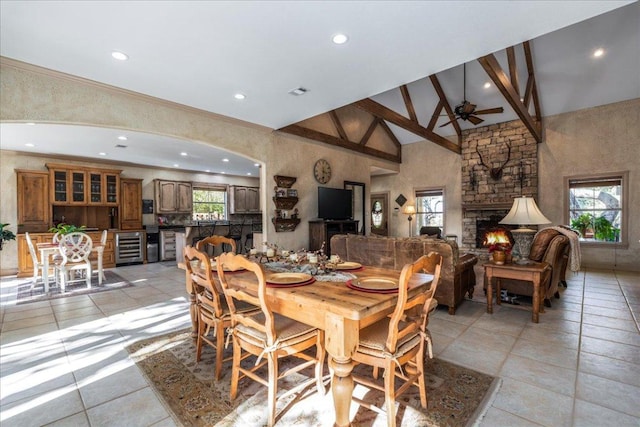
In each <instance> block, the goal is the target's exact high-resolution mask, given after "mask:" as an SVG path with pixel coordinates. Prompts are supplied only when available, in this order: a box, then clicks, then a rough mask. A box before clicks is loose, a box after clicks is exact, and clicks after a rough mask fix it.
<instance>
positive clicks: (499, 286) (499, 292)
mask: <svg viewBox="0 0 640 427" xmlns="http://www.w3.org/2000/svg"><path fill="white" fill-rule="evenodd" d="M500 280H502V279H500V278H499V277H497V278H496V304H498V305H502V282H501V281H500Z"/></svg>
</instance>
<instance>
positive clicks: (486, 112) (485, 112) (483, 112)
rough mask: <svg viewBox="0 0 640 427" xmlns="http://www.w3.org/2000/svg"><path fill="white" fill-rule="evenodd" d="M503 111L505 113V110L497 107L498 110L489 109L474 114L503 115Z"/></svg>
mask: <svg viewBox="0 0 640 427" xmlns="http://www.w3.org/2000/svg"><path fill="white" fill-rule="evenodd" d="M503 111H504V108H502V107H496V108H487V109H485V110H478V111H476V112H475V113H473V114H497V113H502V112H503Z"/></svg>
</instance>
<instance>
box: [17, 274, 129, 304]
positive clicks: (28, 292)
mask: <svg viewBox="0 0 640 427" xmlns="http://www.w3.org/2000/svg"><path fill="white" fill-rule="evenodd" d="M104 274H105V279H104V280H102V284H101V285H98V278H97V276H95V275H94V277H92V280H91V288H89V289H87V285H86V284H85V283H84V282H76V283H70V284H68V285H67V286H66V289H65V292H64V293H63V292H60V289H58V288H57V287H56V286H55V282H54V281H52V280H50V281H49V292H45V291H44V285H43V284H42V283H38V284H37V285H36V286H35V287H34V288H33V289H31V279H30V278H29V279H25V282H24V283H20V284H19V285H18V289H17V294H18V298H17V301H16V304H25V303H28V302H35V301H44V300H50V299H56V298H67V297H70V296H76V295H84V294H93V293H97V292H104V291H110V290H113V289H121V288H128V287H131V286H134V285H133V284H132V283H130V282H129V281H128V280H126V279H124V278H122V277H120V276H118V275H117V274H116V273H114V272H113V271H109V270H105V271H104Z"/></svg>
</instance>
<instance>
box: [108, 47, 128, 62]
mask: <svg viewBox="0 0 640 427" xmlns="http://www.w3.org/2000/svg"><path fill="white" fill-rule="evenodd" d="M111 56H112V57H113V58H114V59H117V60H118V61H126V60H127V59H129V56H128V55H127V54H126V53H122V52H119V51H117V50H114V51H113V52H111Z"/></svg>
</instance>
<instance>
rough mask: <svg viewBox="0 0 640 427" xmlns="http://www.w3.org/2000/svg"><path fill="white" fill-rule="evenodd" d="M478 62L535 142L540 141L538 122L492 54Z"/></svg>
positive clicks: (540, 133)
mask: <svg viewBox="0 0 640 427" xmlns="http://www.w3.org/2000/svg"><path fill="white" fill-rule="evenodd" d="M478 62H479V63H480V65H482V68H484V70H485V71H486V72H487V75H488V76H489V77H490V78H491V80H493V82H494V83H495V85H496V87H497V88H498V90H499V91H500V93H502V96H504V98H505V99H506V100H507V102H508V103H509V105H511V107H512V108H513V110H514V111H515V113H516V114H517V115H518V117H519V118H520V120H522V122H523V123H524V125H525V126H526V127H527V129H528V130H529V132H530V133H531V135H532V136H533V137H534V138H535V140H536V142H538V143H541V142H542V132H541V129H540V128H541V126H540V122H539V121H535V120H534V118H533V117H532V116H531V114H529V111H528V110H527V109H526V107H525V105H524V104H523V103H522V101H520V96H519V95H518V93H517V92H516V91H515V89H514V88H513V86H512V85H511V81H510V80H509V78H508V77H507V75H506V74H505V72H504V71H503V70H502V68H501V67H500V64H499V63H498V60H497V59H496V57H495V56H494V55H493V54H490V55H486V56H483V57H480V58H478Z"/></svg>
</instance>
